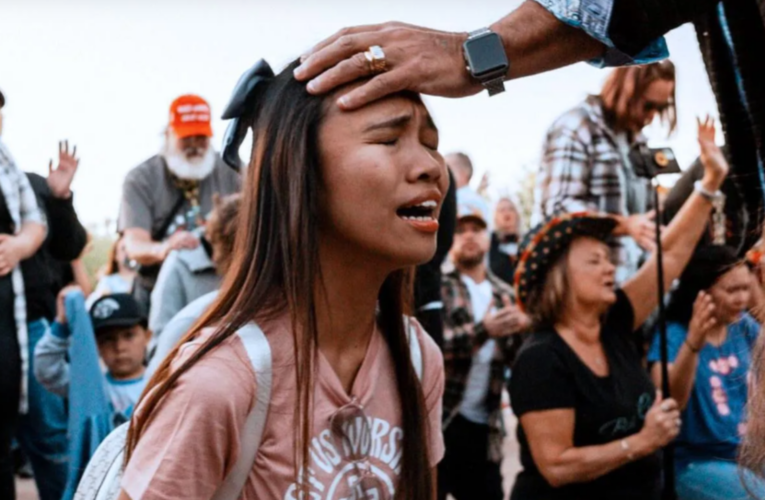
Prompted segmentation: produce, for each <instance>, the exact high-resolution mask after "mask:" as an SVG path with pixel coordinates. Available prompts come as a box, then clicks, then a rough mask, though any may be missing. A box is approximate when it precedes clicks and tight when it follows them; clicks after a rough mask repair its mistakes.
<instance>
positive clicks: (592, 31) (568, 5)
mask: <svg viewBox="0 0 765 500" xmlns="http://www.w3.org/2000/svg"><path fill="white" fill-rule="evenodd" d="M534 1H535V2H537V3H538V4H539V5H541V6H542V7H544V8H545V9H547V10H548V11H549V12H550V13H551V14H553V15H554V16H555V17H556V18H557V19H558V20H560V21H561V22H563V23H565V24H567V25H569V26H572V27H574V28H577V29H581V30H583V31H584V32H585V33H587V34H588V35H590V36H591V37H592V38H594V39H596V40H597V41H599V42H600V43H602V44H603V45H605V46H606V52H605V53H604V54H603V57H599V58H597V59H592V60H590V61H588V63H589V64H591V65H593V66H596V67H599V68H605V67H610V66H629V65H633V64H648V63H652V62H656V61H660V60H662V59H666V58H667V57H669V50H668V48H667V42H666V41H665V40H664V38H658V39H656V40H654V41H653V42H651V44H650V45H649V46H647V47H646V48H644V49H643V50H641V51H640V52H639V53H638V54H637V55H635V56H630V55H629V54H626V53H625V52H622V51H621V50H619V49H618V48H616V46H615V45H614V42H613V41H612V40H611V38H609V36H608V26H609V24H610V22H611V13H612V9H613V0H534Z"/></svg>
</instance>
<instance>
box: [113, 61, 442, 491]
mask: <svg viewBox="0 0 765 500" xmlns="http://www.w3.org/2000/svg"><path fill="white" fill-rule="evenodd" d="M295 67H297V62H294V63H293V64H291V65H289V66H288V67H287V68H286V69H285V70H284V71H282V72H281V73H280V74H278V75H277V76H276V77H275V78H274V79H273V80H271V81H269V82H268V83H267V84H264V86H265V89H264V90H263V91H262V92H260V95H259V98H258V99H257V102H256V103H253V104H252V105H251V110H250V111H251V112H252V115H255V118H254V119H253V123H252V128H253V131H254V141H253V148H252V160H251V162H250V165H249V167H248V168H247V171H246V181H245V183H244V189H243V192H244V195H243V196H244V197H243V200H242V207H241V212H240V218H239V230H238V233H237V238H236V243H235V248H234V256H233V261H232V264H231V268H230V270H229V272H228V274H227V276H226V278H225V281H224V283H223V286H222V289H221V292H220V295H219V297H218V299H217V301H216V302H215V303H214V305H213V306H212V308H211V309H210V310H209V311H208V312H207V313H206V314H205V316H204V317H203V318H201V319H200V321H199V323H198V324H197V326H196V327H195V328H193V329H192V330H191V331H190V332H189V333H188V334H187V335H186V337H185V338H184V340H182V341H181V343H180V344H179V345H178V346H177V347H176V348H175V350H174V351H173V352H172V353H171V354H170V355H169V356H168V357H167V358H166V359H165V361H164V362H163V363H162V364H161V365H160V367H159V368H158V370H157V372H156V374H155V375H154V377H153V378H152V380H151V381H150V383H149V385H148V387H147V389H146V392H145V393H144V396H143V398H142V400H141V401H140V402H139V404H138V406H137V408H138V409H137V411H136V413H135V416H134V418H133V420H132V422H131V428H130V431H129V434H128V448H127V465H126V470H125V475H124V478H123V481H122V487H123V491H122V493H121V496H120V498H121V499H122V500H127V499H132V500H139V499H155V498H168V497H173V498H210V497H211V496H212V494H213V493H214V492H215V491H216V489H217V487H218V486H219V485H220V484H221V483H222V482H223V481H224V478H226V476H227V474H228V473H229V471H230V469H231V467H232V465H233V464H234V463H235V461H236V458H237V456H238V453H239V451H240V446H239V443H240V441H241V439H242V438H243V437H242V436H241V434H240V431H241V429H242V428H243V425H244V421H245V419H246V417H247V414H248V412H249V410H250V408H251V406H252V402H253V400H254V398H256V397H257V393H258V388H257V387H256V384H255V383H254V377H253V373H252V368H251V366H250V364H249V361H248V360H247V355H246V353H245V352H244V348H243V346H242V345H241V341H240V340H239V338H238V337H237V336H236V335H235V333H236V331H237V330H238V329H239V328H240V327H242V326H244V325H245V324H247V323H249V322H256V323H257V324H258V325H259V327H260V328H261V329H262V330H263V332H264V333H265V335H266V338H267V339H268V342H269V344H270V347H271V352H272V364H273V374H272V375H273V382H272V389H271V398H270V406H269V410H268V417H267V420H266V423H265V429H264V434H263V437H262V440H261V443H260V447H259V448H258V453H257V458H256V460H255V465H254V467H253V469H252V470H251V471H250V473H249V476H248V479H247V482H246V484H245V486H244V490H243V491H242V493H241V495H240V498H279V499H281V498H285V499H297V498H323V499H324V498H326V499H340V498H385V499H430V498H433V497H434V494H435V493H434V475H435V473H434V471H433V468H434V467H435V465H436V464H437V462H438V461H439V460H440V458H441V457H442V455H443V442H442V436H441V432H440V419H441V397H442V392H443V361H442V358H441V355H440V351H439V350H438V348H437V347H436V345H435V344H434V343H433V341H432V340H430V339H429V337H428V335H427V334H426V333H424V332H423V331H422V330H421V329H419V328H418V329H417V337H418V341H419V343H420V346H421V348H422V361H423V371H422V379H421V380H420V379H419V378H418V376H417V373H416V371H415V369H414V367H413V364H412V361H411V358H410V349H409V338H408V331H409V330H408V329H407V328H406V326H405V317H404V314H406V313H407V311H408V306H409V284H410V278H411V268H412V266H415V265H417V264H420V263H423V262H426V261H428V260H429V259H430V258H431V257H432V256H433V254H434V252H435V249H436V232H437V229H438V222H437V219H438V213H439V210H440V207H441V203H442V200H443V196H444V194H445V193H446V191H447V187H448V175H447V173H446V167H445V164H444V161H443V159H442V158H441V156H440V155H439V153H438V151H437V147H438V131H437V129H436V127H435V125H434V124H433V121H432V119H431V118H430V115H429V114H428V112H427V110H426V108H425V107H424V105H423V104H422V101H421V100H420V98H419V96H417V95H415V94H410V93H401V94H396V95H394V96H392V97H390V98H386V99H383V100H380V101H378V102H376V103H374V104H370V105H369V106H366V107H364V108H362V109H359V110H358V111H354V112H350V113H349V112H342V111H341V110H340V109H339V108H338V107H337V106H336V105H335V104H334V103H335V99H336V98H337V96H334V98H333V96H328V97H316V96H312V95H310V94H309V93H308V92H307V91H306V87H305V84H303V83H300V82H298V81H296V80H295V79H294V77H293V75H292V72H293V70H294V68H295ZM348 440H351V441H354V442H356V443H359V442H360V441H359V440H361V442H363V445H362V446H348V442H347V441H348ZM360 451H361V452H363V453H359V452H360ZM358 455H361V456H358Z"/></svg>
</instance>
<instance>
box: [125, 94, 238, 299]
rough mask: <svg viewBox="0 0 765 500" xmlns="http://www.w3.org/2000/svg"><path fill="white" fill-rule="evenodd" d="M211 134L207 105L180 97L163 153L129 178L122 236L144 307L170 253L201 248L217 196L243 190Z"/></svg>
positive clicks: (198, 99)
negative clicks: (135, 269) (134, 267)
mask: <svg viewBox="0 0 765 500" xmlns="http://www.w3.org/2000/svg"><path fill="white" fill-rule="evenodd" d="M212 135H213V132H212V127H211V126H210V106H209V104H208V103H207V102H206V101H205V100H204V99H202V98H201V97H199V96H195V95H184V96H181V97H179V98H177V99H176V100H175V101H173V103H172V105H171V106H170V124H169V126H168V128H167V132H166V136H165V144H164V147H163V149H162V151H161V152H160V153H159V154H157V155H155V156H152V157H151V158H149V159H148V160H146V161H145V162H144V163H142V164H141V165H139V166H137V167H136V168H134V169H133V170H132V171H131V172H130V173H129V174H128V175H127V177H126V178H125V184H124V186H123V192H122V205H121V208H120V217H119V222H118V231H119V232H120V234H122V235H123V236H124V239H125V250H126V251H127V255H128V257H129V258H130V259H131V260H134V261H136V262H137V263H138V264H139V265H140V268H139V273H138V277H137V279H136V282H135V285H134V290H135V295H136V297H137V298H138V300H139V301H140V302H141V303H142V304H143V305H144V306H148V305H149V302H150V298H149V297H150V295H149V294H150V293H151V290H152V289H153V288H154V284H155V282H156V278H157V274H158V273H159V267H160V265H161V264H162V262H163V261H164V260H165V257H167V255H168V254H169V253H170V251H172V250H180V249H184V248H186V249H194V248H197V247H198V246H199V236H198V232H199V231H201V228H202V226H204V223H205V218H206V217H207V215H208V214H209V213H210V211H211V210H212V199H213V194H215V193H218V194H220V195H221V196H225V195H228V194H232V193H235V192H238V191H239V185H240V181H239V176H238V175H237V174H236V173H235V172H234V171H232V170H231V169H230V168H228V167H227V166H226V165H225V164H224V163H223V161H222V160H221V159H220V156H219V155H218V154H217V153H216V152H215V150H214V149H213V147H212V144H211V142H210V139H211V138H212Z"/></svg>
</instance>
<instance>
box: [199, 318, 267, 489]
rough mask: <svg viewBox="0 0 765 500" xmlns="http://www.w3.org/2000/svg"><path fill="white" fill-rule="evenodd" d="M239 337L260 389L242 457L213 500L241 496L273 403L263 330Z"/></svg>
mask: <svg viewBox="0 0 765 500" xmlns="http://www.w3.org/2000/svg"><path fill="white" fill-rule="evenodd" d="M237 335H239V338H240V339H241V340H242V343H243V344H244V348H245V350H246V351H247V356H248V357H249V358H250V363H252V369H253V371H254V372H255V379H256V382H257V384H258V390H257V396H256V400H255V405H254V406H253V408H252V410H251V411H250V414H249V415H248V416H247V420H246V421H245V424H244V429H243V431H242V442H241V447H240V453H239V458H238V459H237V461H236V463H235V464H234V467H233V469H231V472H230V473H229V474H228V476H226V479H225V480H224V481H223V484H221V486H220V487H219V488H218V490H217V491H216V492H215V495H214V496H213V497H212V500H236V499H237V498H239V496H240V495H241V493H242V490H243V489H244V485H245V484H246V482H247V477H248V476H249V475H250V471H251V470H252V467H253V465H254V463H255V457H256V456H257V454H258V448H259V447H260V440H261V438H262V437H263V429H264V428H265V425H266V419H267V417H268V407H269V404H270V402H271V382H272V365H271V346H270V345H269V344H268V339H267V338H266V336H265V334H264V333H263V330H261V329H260V327H258V325H256V324H254V323H250V324H248V325H246V326H244V327H242V328H241V329H240V330H239V331H238V332H237Z"/></svg>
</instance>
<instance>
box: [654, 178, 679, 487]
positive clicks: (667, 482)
mask: <svg viewBox="0 0 765 500" xmlns="http://www.w3.org/2000/svg"><path fill="white" fill-rule="evenodd" d="M653 183H654V186H653V200H654V207H655V209H656V274H657V277H658V286H657V289H658V293H659V318H658V325H659V344H660V345H659V347H660V351H661V393H662V395H663V396H664V398H668V397H670V392H669V354H668V352H667V318H666V316H665V310H664V259H663V256H662V251H661V221H662V219H661V206H660V205H659V182H658V180H657V179H656V178H654V179H653ZM661 498H662V500H676V499H677V493H675V450H674V445H673V444H672V443H670V444H668V445H667V446H666V447H665V448H664V490H663V491H662V494H661Z"/></svg>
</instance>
